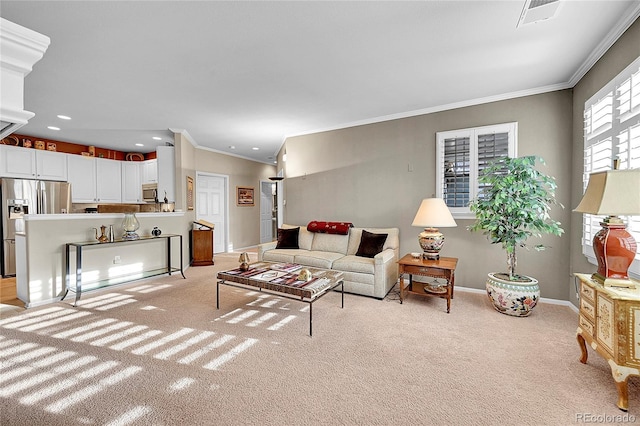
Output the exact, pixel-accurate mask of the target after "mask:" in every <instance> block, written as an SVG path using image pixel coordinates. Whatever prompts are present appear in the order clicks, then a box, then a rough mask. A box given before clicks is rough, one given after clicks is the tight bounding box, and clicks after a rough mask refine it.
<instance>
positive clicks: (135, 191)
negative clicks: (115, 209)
mask: <svg viewBox="0 0 640 426" xmlns="http://www.w3.org/2000/svg"><path fill="white" fill-rule="evenodd" d="M142 167H143V164H142V163H141V162H136V161H124V162H123V163H122V202H123V203H141V202H142V184H141V181H142Z"/></svg>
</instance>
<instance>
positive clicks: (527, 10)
mask: <svg viewBox="0 0 640 426" xmlns="http://www.w3.org/2000/svg"><path fill="white" fill-rule="evenodd" d="M559 8H560V0H527V1H525V2H524V8H522V13H521V14H520V19H518V24H517V25H516V28H519V27H521V26H522V25H526V24H535V23H536V22H540V21H545V20H547V19H550V18H553V17H554V16H555V15H556V13H557V12H558V9H559Z"/></svg>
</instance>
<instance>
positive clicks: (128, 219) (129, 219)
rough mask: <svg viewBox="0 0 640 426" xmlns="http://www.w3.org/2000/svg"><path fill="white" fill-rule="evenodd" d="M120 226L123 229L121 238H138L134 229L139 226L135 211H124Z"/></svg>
mask: <svg viewBox="0 0 640 426" xmlns="http://www.w3.org/2000/svg"><path fill="white" fill-rule="evenodd" d="M122 228H123V229H124V235H123V236H122V239H123V240H137V239H138V238H140V236H139V235H138V234H136V231H137V230H138V228H140V222H138V218H137V217H136V214H135V213H125V214H124V220H123V221H122Z"/></svg>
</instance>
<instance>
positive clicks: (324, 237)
mask: <svg viewBox="0 0 640 426" xmlns="http://www.w3.org/2000/svg"><path fill="white" fill-rule="evenodd" d="M348 246H349V236H348V235H337V234H318V233H315V234H313V243H312V244H311V250H313V251H327V252H333V253H341V254H343V255H345V254H347V247H348Z"/></svg>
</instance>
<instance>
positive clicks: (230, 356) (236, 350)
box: [204, 339, 258, 370]
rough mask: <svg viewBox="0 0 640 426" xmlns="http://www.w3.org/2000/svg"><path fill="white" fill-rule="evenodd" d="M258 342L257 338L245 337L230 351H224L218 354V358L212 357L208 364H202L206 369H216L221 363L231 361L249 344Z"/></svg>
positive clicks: (247, 347) (248, 346)
mask: <svg viewBox="0 0 640 426" xmlns="http://www.w3.org/2000/svg"><path fill="white" fill-rule="evenodd" d="M257 342H258V339H246V340H245V341H244V342H242V343H240V344H239V345H238V346H236V347H234V348H233V349H231V350H230V351H227V352H225V353H224V354H222V355H220V356H219V357H218V358H216V359H214V360H213V361H211V362H210V363H208V364H205V365H204V368H206V369H207V370H218V369H219V368H220V367H221V366H222V365H223V364H225V363H227V362H228V361H231V360H232V359H233V358H235V357H236V356H238V355H239V354H241V353H242V352H244V351H246V350H247V349H249V348H250V347H251V346H253V345H255V344H256V343H257Z"/></svg>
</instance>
